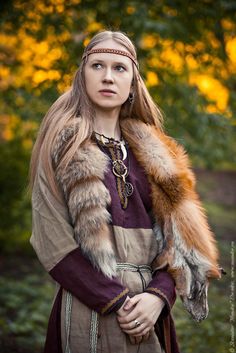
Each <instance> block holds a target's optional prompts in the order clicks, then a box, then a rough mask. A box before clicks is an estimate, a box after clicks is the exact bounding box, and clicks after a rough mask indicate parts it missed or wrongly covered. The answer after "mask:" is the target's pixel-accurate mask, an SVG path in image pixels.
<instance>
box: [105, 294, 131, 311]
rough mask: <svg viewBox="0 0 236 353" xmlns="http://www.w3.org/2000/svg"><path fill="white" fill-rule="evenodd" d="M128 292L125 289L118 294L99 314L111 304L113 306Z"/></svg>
mask: <svg viewBox="0 0 236 353" xmlns="http://www.w3.org/2000/svg"><path fill="white" fill-rule="evenodd" d="M128 292H129V289H128V288H125V289H124V290H123V291H122V292H121V293H120V294H118V295H117V296H116V297H115V298H114V299H112V300H111V301H110V302H109V303H108V304H107V305H106V306H105V307H104V308H103V309H102V310H101V313H102V314H104V313H105V312H106V311H107V310H108V309H109V308H110V307H111V306H112V305H113V304H115V303H116V302H117V301H118V300H119V299H120V298H122V297H123V296H124V295H125V294H126V293H128Z"/></svg>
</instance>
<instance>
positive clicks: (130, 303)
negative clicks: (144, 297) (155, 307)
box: [124, 294, 140, 310]
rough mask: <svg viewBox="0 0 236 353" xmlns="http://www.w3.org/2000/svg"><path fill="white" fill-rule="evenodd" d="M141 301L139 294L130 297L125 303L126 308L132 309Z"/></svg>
mask: <svg viewBox="0 0 236 353" xmlns="http://www.w3.org/2000/svg"><path fill="white" fill-rule="evenodd" d="M139 301H140V298H139V295H138V294H137V295H135V296H134V297H132V298H129V300H128V301H127V303H126V304H125V305H124V310H129V309H131V308H132V307H133V306H134V305H136V304H137V303H138V302H139Z"/></svg>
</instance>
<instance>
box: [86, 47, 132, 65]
mask: <svg viewBox="0 0 236 353" xmlns="http://www.w3.org/2000/svg"><path fill="white" fill-rule="evenodd" d="M94 53H111V54H117V55H123V56H127V57H128V58H130V59H131V60H132V61H133V63H134V64H135V66H136V67H137V69H139V65H138V62H137V60H136V59H135V58H134V57H133V55H132V54H130V53H128V52H127V51H124V50H118V49H111V48H98V49H91V50H89V51H87V52H86V53H84V55H83V56H82V60H83V59H85V58H86V61H87V58H88V56H89V55H90V54H94Z"/></svg>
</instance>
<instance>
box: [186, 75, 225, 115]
mask: <svg viewBox="0 0 236 353" xmlns="http://www.w3.org/2000/svg"><path fill="white" fill-rule="evenodd" d="M189 82H190V84H191V85H196V86H197V87H198V89H199V90H200V91H201V92H202V93H203V94H204V95H205V96H206V97H207V98H208V99H209V100H211V101H214V102H215V106H216V108H217V110H218V111H221V112H223V111H225V110H226V108H227V104H228V100H229V91H228V89H227V88H226V87H225V86H223V85H222V84H221V82H220V81H219V80H217V79H215V78H214V77H211V76H209V75H203V74H199V75H198V74H193V75H190V79H189ZM209 109H211V111H212V105H210V106H209Z"/></svg>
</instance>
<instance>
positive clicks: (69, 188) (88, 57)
mask: <svg viewBox="0 0 236 353" xmlns="http://www.w3.org/2000/svg"><path fill="white" fill-rule="evenodd" d="M194 180H195V179H194V175H193V173H192V171H191V170H190V168H189V162H188V159H187V156H186V154H185V151H184V150H183V148H182V147H181V146H179V145H177V143H176V142H175V141H174V140H173V139H171V138H170V137H168V136H166V135H165V134H164V132H163V129H162V116H161V113H160V111H159V109H158V107H157V106H156V105H155V104H154V102H153V100H152V98H151V97H150V95H149V93H148V91H147V89H146V87H145V84H144V82H143V80H142V78H141V76H140V74H139V68H138V62H137V57H136V51H135V48H134V45H133V44H132V42H131V41H130V40H129V38H128V37H127V36H126V35H124V34H123V33H121V32H111V31H104V32H101V33H99V34H97V35H96V36H94V37H93V38H92V40H91V41H90V43H89V44H88V46H87V47H86V48H85V51H84V55H83V57H82V61H81V65H80V67H79V69H78V71H77V72H76V75H75V78H74V81H73V85H72V88H71V89H70V90H69V91H68V92H66V93H65V94H64V95H62V96H61V97H60V98H59V99H58V100H57V101H56V102H55V103H54V104H53V105H52V107H51V108H50V110H49V112H48V113H47V114H46V116H45V118H44V120H43V122H42V124H41V127H40V130H39V134H38V137H37V140H36V143H35V146H34V149H33V153H32V160H31V185H32V188H33V192H32V211H33V231H32V236H31V244H32V246H33V247H34V249H35V251H36V253H37V255H38V257H39V259H40V261H41V262H42V264H43V266H44V267H45V269H46V270H47V271H48V272H49V273H50V275H51V276H52V277H53V278H54V279H55V281H56V282H57V283H58V288H57V293H56V296H55V300H54V305H53V309H52V312H51V316H50V319H49V325H48V332H47V339H46V344H45V350H44V352H46V353H47V352H50V353H53V352H57V353H58V352H66V353H67V352H71V353H77V352H78V353H85V352H86V353H87V352H100V351H102V352H106V353H108V352H113V353H120V352H122V353H126V352H127V353H131V352H132V353H133V352H140V353H141V352H142V353H149V352H155V353H159V352H166V353H177V352H179V349H178V344H177V341H176V336H175V329H174V323H173V320H172V317H171V308H172V306H173V304H174V302H175V289H177V291H178V293H179V294H180V296H181V299H182V301H183V303H184V306H185V307H186V309H187V310H188V311H189V312H190V313H191V315H192V316H193V318H194V319H196V320H197V321H200V320H202V319H203V318H205V317H206V315H207V312H208V308H207V287H208V280H209V278H219V277H220V269H219V268H218V265H217V257H218V254H217V249H216V246H215V241H214V237H213V234H212V233H211V231H210V230H209V227H208V224H207V221H206V217H205V215H204V210H203V209H202V207H201V204H200V201H199V200H198V196H197V194H196V192H195V190H194Z"/></svg>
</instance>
